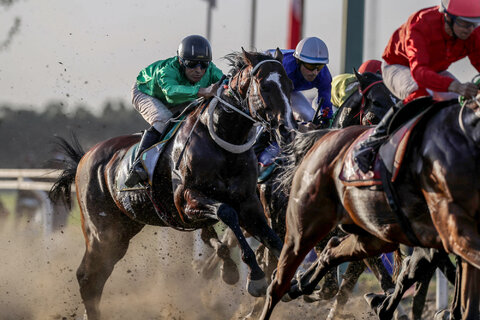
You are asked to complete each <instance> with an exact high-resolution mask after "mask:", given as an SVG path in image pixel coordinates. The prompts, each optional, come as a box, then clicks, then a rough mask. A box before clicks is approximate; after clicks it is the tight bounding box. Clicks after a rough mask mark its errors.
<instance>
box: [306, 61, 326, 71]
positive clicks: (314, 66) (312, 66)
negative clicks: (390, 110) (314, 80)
mask: <svg viewBox="0 0 480 320" xmlns="http://www.w3.org/2000/svg"><path fill="white" fill-rule="evenodd" d="M302 64H303V66H304V67H305V69H307V70H310V71H313V70H317V71H320V70H322V69H323V67H325V64H323V63H306V62H302Z"/></svg>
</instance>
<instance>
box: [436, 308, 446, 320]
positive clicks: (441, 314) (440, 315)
mask: <svg viewBox="0 0 480 320" xmlns="http://www.w3.org/2000/svg"><path fill="white" fill-rule="evenodd" d="M433 319H434V320H449V319H450V311H449V310H447V309H443V310H440V311H437V313H435V316H434V317H433Z"/></svg>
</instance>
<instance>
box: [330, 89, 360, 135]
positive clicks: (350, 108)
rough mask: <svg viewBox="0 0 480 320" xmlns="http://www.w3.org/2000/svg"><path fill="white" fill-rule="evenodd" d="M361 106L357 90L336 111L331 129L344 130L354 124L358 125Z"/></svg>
mask: <svg viewBox="0 0 480 320" xmlns="http://www.w3.org/2000/svg"><path fill="white" fill-rule="evenodd" d="M361 105H362V95H361V94H360V92H359V91H358V90H356V91H355V92H353V93H352V94H351V95H350V97H348V98H347V100H346V101H345V102H344V103H343V104H342V106H341V107H340V108H339V109H338V112H337V115H336V116H335V122H334V123H333V125H332V127H334V128H344V127H347V126H350V125H354V124H360V117H359V116H358V113H359V112H360V106H361Z"/></svg>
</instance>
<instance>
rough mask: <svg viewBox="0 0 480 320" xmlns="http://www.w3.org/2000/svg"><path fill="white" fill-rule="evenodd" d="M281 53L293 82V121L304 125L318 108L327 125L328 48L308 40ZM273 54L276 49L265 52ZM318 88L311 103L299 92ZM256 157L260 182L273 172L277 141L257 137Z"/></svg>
mask: <svg viewBox="0 0 480 320" xmlns="http://www.w3.org/2000/svg"><path fill="white" fill-rule="evenodd" d="M281 51H282V53H283V67H284V68H285V71H286V72H287V75H288V77H289V78H290V80H292V83H293V92H292V93H291V96H290V102H291V104H292V111H293V117H294V118H295V120H297V121H299V122H302V123H303V124H307V123H310V122H312V121H313V120H314V119H313V118H314V117H315V110H316V108H317V106H318V104H319V103H321V105H320V106H318V108H320V110H319V113H318V114H319V115H320V119H321V123H324V124H328V123H329V122H330V119H331V118H332V116H333V110H332V102H331V101H330V100H331V89H332V76H331V75H330V71H329V70H328V68H327V66H326V64H327V63H328V48H327V45H326V44H325V42H323V41H322V40H320V39H319V38H317V37H308V38H305V39H303V40H301V41H300V42H299V43H298V44H297V46H296V48H295V50H289V49H288V50H287V49H283V50H281ZM267 53H268V54H270V55H272V56H273V55H274V54H275V50H273V49H272V50H268V51H267ZM313 88H316V89H317V95H316V97H315V99H314V100H313V101H312V102H311V103H310V102H309V101H308V99H307V98H306V97H305V96H304V95H303V93H302V92H301V91H304V90H309V89H313ZM254 150H255V154H257V156H258V160H259V162H260V163H261V167H260V176H259V181H263V180H264V179H265V178H266V177H267V176H268V175H269V174H270V172H271V171H272V170H273V168H274V166H270V165H271V164H272V163H273V159H274V158H275V157H276V156H277V155H278V154H279V153H280V149H279V147H278V144H277V142H275V141H270V137H269V135H268V134H267V133H264V134H262V135H260V137H259V139H257V143H256V144H255V146H254Z"/></svg>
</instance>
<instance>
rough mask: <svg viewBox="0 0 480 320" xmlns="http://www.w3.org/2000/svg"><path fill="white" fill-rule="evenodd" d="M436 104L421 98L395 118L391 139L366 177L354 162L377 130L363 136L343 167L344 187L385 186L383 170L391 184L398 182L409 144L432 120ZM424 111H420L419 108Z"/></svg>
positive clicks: (384, 144) (354, 144)
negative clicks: (411, 115)
mask: <svg viewBox="0 0 480 320" xmlns="http://www.w3.org/2000/svg"><path fill="white" fill-rule="evenodd" d="M428 101H432V100H431V98H429V97H428V98H421V99H419V100H418V101H413V102H411V103H409V104H407V105H406V106H405V107H404V108H405V109H403V108H402V109H401V112H398V113H397V114H395V116H394V119H393V120H392V122H391V123H390V126H389V129H388V130H389V132H392V131H393V133H392V134H390V137H389V138H388V139H387V141H385V142H384V143H383V144H382V146H381V147H380V150H379V152H378V153H377V155H376V158H375V160H374V165H373V170H371V171H369V172H367V173H363V172H362V171H361V170H360V169H359V168H358V165H357V163H356V162H355V161H354V156H353V150H355V149H356V148H358V145H359V144H360V143H362V142H363V141H364V140H366V139H367V137H368V136H369V135H370V134H371V133H372V132H373V130H374V128H370V129H368V130H367V131H365V132H364V133H362V134H361V135H360V136H359V137H358V138H357V139H356V140H355V141H354V142H353V144H352V145H351V146H350V148H349V150H348V151H347V154H346V155H345V158H344V161H343V167H342V170H341V172H340V175H339V178H340V180H341V181H342V183H343V184H344V185H348V186H357V187H360V186H373V185H381V184H382V174H381V169H382V168H385V169H386V171H387V172H388V174H389V176H390V177H389V180H390V182H394V181H395V180H396V178H397V177H398V174H399V172H400V169H401V167H402V163H403V159H404V157H405V154H406V151H407V148H408V142H409V140H410V137H411V136H412V132H414V129H415V128H416V127H417V125H418V124H419V123H420V122H421V121H422V120H423V119H426V118H428V116H429V115H430V114H433V113H434V112H431V110H435V109H436V108H434V106H435V105H436V104H432V103H428ZM425 105H426V106H427V107H423V108H422V109H421V110H418V108H419V106H425ZM415 108H416V109H417V110H416V112H417V115H416V116H415V117H414V118H413V119H410V120H408V121H407V122H406V123H405V118H406V115H407V114H408V113H409V112H411V111H412V109H413V110H415ZM403 123H405V124H403Z"/></svg>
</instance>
